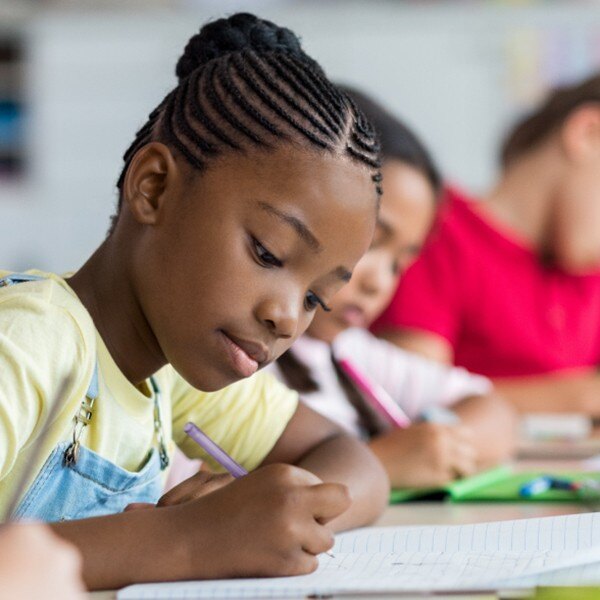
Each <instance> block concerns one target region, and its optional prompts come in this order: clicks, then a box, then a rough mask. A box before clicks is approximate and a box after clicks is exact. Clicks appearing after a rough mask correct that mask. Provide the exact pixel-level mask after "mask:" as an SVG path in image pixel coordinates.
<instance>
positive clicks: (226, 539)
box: [0, 14, 388, 588]
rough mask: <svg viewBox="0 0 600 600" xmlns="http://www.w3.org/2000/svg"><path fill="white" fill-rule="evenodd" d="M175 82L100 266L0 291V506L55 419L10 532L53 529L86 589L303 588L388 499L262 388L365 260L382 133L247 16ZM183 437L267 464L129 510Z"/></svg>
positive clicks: (15, 279) (345, 447) (347, 445)
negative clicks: (238, 580) (300, 577)
mask: <svg viewBox="0 0 600 600" xmlns="http://www.w3.org/2000/svg"><path fill="white" fill-rule="evenodd" d="M177 76H178V79H179V81H178V84H177V85H176V87H175V88H174V89H173V90H172V91H171V92H170V93H169V94H168V95H167V96H166V97H165V99H164V100H163V101H162V102H161V103H160V104H159V105H158V106H157V108H156V109H155V110H154V111H152V113H151V114H150V117H149V119H148V121H147V122H146V123H145V124H144V125H143V127H142V128H141V129H140V130H139V132H138V134H137V136H136V138H135V140H134V142H133V143H132V145H131V146H130V148H129V149H128V150H127V152H126V153H125V165H124V168H123V171H122V174H121V177H120V178H119V182H118V190H119V208H118V212H117V214H116V215H115V217H114V219H113V224H112V227H111V229H110V232H109V235H108V237H107V238H106V240H105V241H104V242H103V243H102V245H101V246H100V247H99V248H98V249H97V251H96V252H95V253H94V254H93V256H92V257H91V258H90V259H89V260H88V261H87V262H86V263H85V264H84V265H83V267H81V269H80V270H79V271H77V272H76V273H75V274H74V275H73V276H72V277H69V278H67V279H64V278H62V277H59V276H57V275H54V274H51V273H40V272H37V271H30V272H28V273H27V274H25V275H24V276H23V275H10V276H6V277H4V279H3V286H4V287H3V288H2V289H0V380H1V381H2V384H3V385H2V389H1V390H0V444H1V445H0V502H2V507H5V506H6V502H7V498H8V497H9V496H10V493H11V490H12V487H13V486H14V482H15V481H16V480H17V478H18V475H19V473H20V472H21V470H22V469H23V468H24V465H25V464H26V463H27V461H28V459H29V458H30V457H29V454H28V451H29V450H30V448H31V444H32V443H33V442H34V441H35V439H36V436H37V434H38V433H39V428H40V423H43V422H45V420H46V419H48V418H49V419H51V424H52V426H51V428H50V434H49V435H48V442H47V444H46V445H45V447H44V448H43V449H42V454H43V459H42V460H41V461H40V464H39V466H37V468H36V475H35V478H34V480H33V481H32V482H31V483H30V486H29V489H28V491H27V492H26V493H25V496H24V497H23V499H22V500H21V503H20V505H19V507H18V510H17V514H18V516H20V517H38V518H42V519H45V520H47V521H52V524H51V527H52V528H53V530H54V531H55V532H56V533H58V534H59V535H60V536H61V537H63V538H64V539H66V540H70V541H71V542H72V543H73V544H75V545H76V546H77V547H78V548H79V549H80V550H81V552H82V555H83V563H84V567H83V573H84V576H85V579H86V583H87V585H88V586H90V587H91V588H115V587H119V586H122V585H124V584H126V583H131V582H135V581H150V580H153V581H155V580H173V579H194V578H212V577H218V578H222V577H231V576H241V575H246V576H251V575H288V574H298V573H305V572H308V571H311V570H312V569H314V568H316V565H317V558H316V556H317V555H318V554H319V553H321V552H323V551H325V550H327V549H328V548H329V547H330V546H331V544H332V535H333V531H335V530H337V529H339V528H343V527H350V526H357V525H361V524H364V523H367V522H369V521H371V520H372V519H373V518H375V517H376V516H377V515H378V514H379V513H380V511H381V510H382V508H383V506H384V505H385V502H386V498H387V492H388V482H387V478H386V475H385V473H384V471H383V469H382V468H381V466H380V465H379V463H378V461H377V460H376V459H375V457H374V456H373V455H372V453H371V452H370V451H369V450H368V449H367V448H366V447H364V446H363V445H361V444H360V443H359V442H357V441H356V440H355V439H353V438H352V437H350V436H347V435H345V434H344V433H343V432H342V431H341V430H340V429H339V427H337V426H336V425H334V424H333V423H331V422H330V421H328V420H327V419H325V418H323V417H322V416H320V415H318V414H317V413H315V412H313V411H312V410H310V409H308V408H306V407H305V406H303V405H301V404H298V403H297V395H296V394H295V393H294V392H292V391H290V390H288V389H287V388H285V387H284V386H283V385H281V384H280V383H278V382H276V381H275V380H274V379H273V378H272V377H271V376H269V375H267V374H263V373H256V371H257V370H258V369H259V368H262V367H264V366H266V365H267V364H268V363H269V362H270V361H272V360H274V359H275V358H276V357H277V356H278V355H280V354H281V353H282V352H284V351H285V350H287V348H289V346H290V345H291V343H292V342H293V341H294V339H296V338H297V337H298V336H299V335H300V334H301V333H302V332H303V331H304V329H305V328H306V327H307V326H308V324H309V323H310V321H311V319H312V317H313V315H314V313H315V312H316V311H317V310H322V309H323V308H327V303H328V302H329V301H330V300H331V298H332V297H333V294H334V293H335V292H336V291H337V290H338V289H339V288H341V287H342V286H343V285H344V283H345V282H346V281H347V280H348V279H349V278H350V276H351V273H352V269H353V268H354V265H355V264H356V262H357V261H358V259H359V258H360V256H361V255H362V254H363V253H364V252H365V250H366V249H367V248H368V245H369V243H370V240H371V237H372V235H373V228H374V223H375V218H376V213H377V206H378V190H379V180H380V174H379V155H378V140H377V136H376V135H375V133H374V130H373V128H372V127H371V125H370V124H369V122H368V121H367V119H366V118H365V117H364V115H362V113H361V112H360V111H359V110H358V109H357V108H356V107H355V106H354V105H353V104H352V102H351V101H350V100H349V99H348V98H347V97H346V96H345V95H344V94H343V93H341V92H340V91H339V90H338V89H337V88H336V87H335V86H334V85H333V84H332V83H330V82H329V81H328V79H327V78H326V76H325V74H324V73H323V71H322V69H321V68H320V66H319V65H318V64H317V63H316V62H315V61H314V60H312V59H311V58H310V57H308V56H307V55H306V54H305V53H304V52H303V50H302V48H301V46H300V43H299V41H298V39H297V38H296V36H295V35H294V34H293V33H292V32H291V31H289V30H287V29H284V28H280V27H278V26H276V25H274V24H273V23H270V22H268V21H264V20H261V19H258V18H256V17H254V16H252V15H248V14H238V15H234V16H232V17H230V18H229V19H222V20H218V21H215V22H212V23H209V24H207V25H206V26H205V27H204V28H203V29H202V30H201V31H200V33H199V34H197V35H195V36H193V37H192V38H191V40H190V41H189V42H188V45H187V46H186V49H185V51H184V54H183V56H182V57H181V59H180V60H179V62H178V64H177ZM90 143H93V140H90ZM84 195H85V190H82V196H84ZM340 224H343V227H342V226H340ZM65 376H70V377H71V380H72V382H73V383H72V385H71V387H70V389H68V391H67V394H66V396H65V397H64V399H63V401H62V402H61V405H60V406H54V407H52V409H51V414H49V413H50V407H49V406H48V404H47V399H48V398H50V397H52V395H53V390H55V389H56V387H57V386H58V385H59V382H62V381H64V379H65ZM200 390H201V391H200ZM188 420H191V421H194V422H196V423H197V424H198V425H199V426H200V427H202V428H203V430H204V431H205V432H206V433H207V434H209V435H210V436H211V437H212V438H213V439H214V440H215V441H216V442H217V443H218V444H219V445H221V446H222V447H223V448H224V449H225V450H226V451H227V452H229V453H230V454H231V455H232V457H233V458H234V459H235V460H237V461H238V462H239V463H241V464H242V465H243V466H244V467H245V468H246V469H248V470H254V469H256V467H258V466H260V465H266V466H264V468H261V469H258V470H256V471H255V472H253V473H250V474H249V475H248V476H246V477H244V478H242V479H240V480H236V481H235V482H232V483H230V484H227V485H224V486H222V487H220V488H219V489H216V490H214V491H212V492H211V493H203V492H202V491H201V490H199V491H198V492H197V493H196V495H195V496H194V499H193V500H191V501H189V502H175V503H172V502H171V503H169V502H164V501H163V502H162V503H161V506H160V507H159V508H153V509H149V510H132V511H127V512H124V513H119V511H121V510H123V508H125V507H126V506H127V505H128V504H130V503H134V502H152V503H154V502H156V501H157V500H158V499H159V496H160V493H161V489H162V482H163V478H164V473H165V472H166V470H167V466H168V462H169V457H170V455H171V453H172V446H173V442H175V443H176V444H178V445H179V446H180V447H181V448H182V449H183V451H184V452H186V453H187V454H188V455H190V456H197V457H202V455H201V454H200V453H199V448H198V446H197V445H196V444H194V443H193V442H191V440H188V439H186V436H185V434H184V431H183V426H184V424H185V422H187V421H188ZM272 463H288V464H272ZM290 465H296V466H290ZM186 494H188V495H186V497H189V491H188V492H186ZM179 498H181V496H179ZM350 498H351V500H350ZM165 504H166V505H165Z"/></svg>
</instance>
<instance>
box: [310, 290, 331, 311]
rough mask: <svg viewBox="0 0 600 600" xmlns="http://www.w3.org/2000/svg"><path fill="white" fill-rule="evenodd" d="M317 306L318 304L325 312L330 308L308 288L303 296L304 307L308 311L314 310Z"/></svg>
mask: <svg viewBox="0 0 600 600" xmlns="http://www.w3.org/2000/svg"><path fill="white" fill-rule="evenodd" d="M317 306H320V307H321V308H322V309H323V310H324V311H325V312H331V308H329V306H327V304H325V302H323V300H321V298H319V296H317V295H316V294H315V293H314V292H311V291H310V290H308V292H307V294H306V296H305V297H304V308H306V310H308V311H312V310H315V308H317Z"/></svg>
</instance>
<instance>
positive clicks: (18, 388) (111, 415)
mask: <svg viewBox="0 0 600 600" xmlns="http://www.w3.org/2000/svg"><path fill="white" fill-rule="evenodd" d="M29 273H31V274H36V275H42V276H44V277H45V279H42V280H38V281H33V282H27V283H19V284H16V285H12V286H7V287H2V288H0V515H4V512H5V510H6V508H7V503H8V501H9V500H10V498H11V497H12V491H13V489H14V487H15V486H16V485H17V483H18V481H19V478H20V474H21V472H22V470H23V468H24V466H25V465H26V464H27V463H28V462H29V461H30V460H31V459H32V457H31V456H30V454H31V450H32V446H34V443H35V440H36V437H37V435H38V433H39V432H40V431H41V429H42V428H43V427H44V424H45V423H46V421H47V419H51V423H52V425H51V427H50V430H49V434H48V437H47V440H46V442H45V443H44V447H43V448H42V449H41V451H40V453H39V454H40V455H39V456H38V457H37V459H36V461H37V463H38V464H37V465H36V466H35V468H34V469H33V474H32V476H31V479H32V481H30V482H28V486H29V484H30V483H32V482H33V479H34V478H35V476H36V475H37V473H38V472H39V470H40V468H41V467H42V465H43V462H44V461H45V460H46V458H47V457H48V455H49V454H50V453H51V451H52V450H53V448H54V447H55V446H56V445H57V444H58V443H60V442H63V441H67V440H70V439H71V435H72V431H73V416H74V415H75V413H76V411H77V410H78V408H79V406H80V404H81V401H82V400H83V398H84V396H85V394H86V392H87V389H88V386H89V383H90V380H91V378H92V373H93V369H94V364H95V361H96V360H97V361H98V367H99V395H98V398H97V400H96V402H95V405H94V410H93V417H92V419H91V422H90V424H89V425H88V426H87V427H86V428H85V430H84V433H83V435H82V437H81V442H82V444H83V445H84V446H86V447H88V448H90V449H91V450H93V451H95V452H97V453H98V454H100V455H101V456H103V457H104V458H106V459H108V460H110V461H112V462H113V463H115V464H117V465H119V466H120V467H122V468H124V469H127V470H129V471H138V470H139V469H140V467H141V466H143V463H144V461H145V460H146V459H147V457H148V453H149V451H150V450H151V449H152V447H153V446H156V439H155V433H154V426H153V413H154V402H153V399H152V396H151V393H150V390H149V387H148V385H147V384H144V385H143V386H141V388H138V387H136V386H134V385H133V384H131V383H130V382H129V381H128V380H127V379H126V378H125V376H124V375H123V373H122V372H121V371H120V370H119V368H118V366H117V365H116V364H115V362H114V361H113V359H112V357H111V356H110V354H109V352H108V350H107V348H106V346H105V345H104V342H103V341H102V338H101V337H100V335H99V334H98V331H97V330H96V328H95V327H94V323H93V321H92V318H91V316H90V314H89V313H88V312H87V310H86V309H85V307H84V306H83V304H82V303H81V302H80V301H79V299H78V298H77V296H76V295H75V293H74V292H73V290H71V288H70V287H69V286H68V285H67V283H66V282H65V281H64V279H62V278H60V277H59V276H57V275H54V274H49V273H42V272H39V271H29ZM4 275H6V273H1V272H0V277H2V276H4ZM69 375H71V376H72V378H71V380H70V385H69V387H68V389H67V392H66V395H65V396H64V397H63V398H62V399H61V401H60V405H59V406H54V407H51V406H49V404H51V403H52V401H53V400H54V398H53V395H54V394H55V393H56V391H57V390H58V389H59V388H60V386H61V384H62V382H63V381H64V378H65V377H67V376H69ZM155 379H156V381H157V383H158V386H159V387H160V390H161V393H162V406H161V409H162V417H163V428H164V434H165V439H166V440H168V441H169V452H170V453H172V451H173V450H174V445H173V442H174V443H176V444H177V445H178V446H179V447H180V448H181V449H182V451H183V452H184V453H185V454H186V455H187V456H189V457H194V458H202V459H205V460H206V459H207V457H206V455H205V454H204V452H203V451H202V449H201V448H200V447H199V446H198V445H197V444H195V443H194V442H192V441H191V440H190V439H189V438H188V437H187V436H186V435H185V434H184V433H183V426H184V425H185V423H186V422H187V421H194V422H195V423H196V424H197V425H198V426H199V427H200V428H202V430H203V431H205V432H206V433H207V434H208V435H209V436H210V437H211V438H212V439H213V440H214V441H215V442H217V443H218V444H219V445H220V446H221V447H222V448H223V449H224V450H226V451H227V452H228V453H229V454H231V456H233V458H235V459H236V460H237V461H238V462H239V463H241V464H242V465H244V466H245V467H246V468H247V469H248V470H251V469H253V468H255V467H256V466H258V465H259V464H260V463H261V462H262V460H263V459H264V458H265V456H266V455H267V454H268V453H269V451H270V450H271V449H272V448H273V446H274V445H275V442H276V441H277V440H278V439H279V437H280V436H281V434H282V432H283V430H284V429H285V427H286V425H287V423H288V422H289V420H290V418H291V417H292V415H293V414H294V412H295V410H296V406H297V401H298V400H297V394H296V393H295V392H292V391H291V390H289V389H288V388H286V387H285V386H284V385H282V384H281V383H279V382H277V381H276V380H275V379H274V378H273V377H272V376H270V375H268V374H265V373H258V374H256V375H254V376H253V377H250V378H249V379H245V380H242V381H239V382H237V383H235V384H233V385H231V386H229V387H227V388H224V389H222V390H220V391H217V392H201V391H199V390H197V389H195V388H193V387H191V386H190V385H189V384H188V383H187V382H186V381H185V380H184V379H183V378H181V377H180V376H179V375H178V374H177V373H176V372H175V370H174V369H173V368H172V367H171V366H170V365H167V366H165V367H163V368H162V369H161V370H160V371H158V373H156V375H155ZM171 440H172V441H171ZM209 463H211V461H210V459H209ZM211 464H212V465H213V466H215V467H217V465H214V463H211Z"/></svg>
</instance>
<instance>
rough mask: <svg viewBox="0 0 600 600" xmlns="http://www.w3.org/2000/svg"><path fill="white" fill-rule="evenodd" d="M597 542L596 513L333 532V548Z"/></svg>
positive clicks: (553, 546) (511, 547) (580, 545)
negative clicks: (467, 523) (338, 533)
mask: <svg viewBox="0 0 600 600" xmlns="http://www.w3.org/2000/svg"><path fill="white" fill-rule="evenodd" d="M598 544H600V513H583V514H575V515H561V516H558V517H542V518H539V519H519V520H517V521H497V522H493V523H477V524H475V525H443V526H439V525H426V526H404V527H366V528H364V529H357V530H355V531H350V532H347V533H342V534H340V535H338V536H336V543H335V546H334V547H333V549H332V552H333V553H334V554H335V553H337V552H343V553H351V552H361V553H362V552H406V551H414V552H431V551H443V552H454V551H458V550H467V551H488V552H489V551H508V552H519V551H522V550H531V551H538V550H556V551H561V550H568V551H573V550H578V549H585V548H590V547H591V546H595V545H598Z"/></svg>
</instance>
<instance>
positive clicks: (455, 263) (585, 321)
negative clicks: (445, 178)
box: [374, 75, 600, 416]
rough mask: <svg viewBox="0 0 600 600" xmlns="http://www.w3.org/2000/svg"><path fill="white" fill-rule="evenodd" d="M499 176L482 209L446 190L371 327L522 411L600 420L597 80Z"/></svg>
mask: <svg viewBox="0 0 600 600" xmlns="http://www.w3.org/2000/svg"><path fill="white" fill-rule="evenodd" d="M502 167H503V172H502V175H501V177H500V180H499V182H498V183H497V185H496V186H495V188H494V189H493V190H492V191H491V192H490V193H489V194H488V195H487V196H486V198H485V201H483V202H473V201H472V200H471V199H469V198H467V197H466V196H465V195H464V194H462V193H460V192H457V191H456V190H450V191H449V193H448V194H447V198H446V200H445V204H444V206H443V208H442V209H441V211H440V213H439V215H438V219H437V223H436V225H435V226H434V229H433V231H432V233H431V235H430V236H429V239H428V240H427V243H426V244H425V247H424V249H423V252H422V254H421V255H420V257H419V258H418V259H417V261H416V262H415V263H414V264H413V265H412V266H411V267H410V268H409V269H408V270H407V272H406V273H405V275H404V277H403V279H402V281H401V283H400V285H399V288H398V290H397V292H396V294H395V296H394V298H393V300H392V302H391V305H390V306H389V307H388V309H387V310H386V311H385V312H384V314H383V315H382V316H381V318H380V319H379V320H378V321H377V322H376V323H375V324H374V330H375V331H376V332H377V333H378V334H380V335H382V336H383V337H386V338H387V339H390V340H392V341H393V342H395V343H396V344H398V345H399V346H401V347H403V348H406V349H409V350H412V351H417V352H421V353H422V354H425V355H427V356H429V357H432V358H435V359H438V360H440V361H443V362H448V363H452V362H453V363H455V364H457V365H459V366H462V367H465V368H467V369H469V370H471V371H474V372H477V373H481V374H483V375H487V376H489V377H492V378H494V379H495V383H496V385H497V389H499V391H500V392H502V393H503V394H504V395H505V396H506V397H508V398H509V399H511V400H512V401H513V402H514V404H515V405H516V406H517V407H518V408H519V409H521V410H523V411H536V410H540V411H569V412H573V411H581V412H585V413H588V414H591V415H593V416H600V374H599V373H598V372H597V365H598V364H599V362H600V75H596V76H594V77H592V78H590V79H588V80H586V81H584V82H582V83H579V84H577V85H573V86H570V87H564V88H560V89H557V90H555V91H554V92H552V93H551V94H550V95H549V97H548V99H547V100H546V101H545V102H544V103H543V104H542V105H541V106H540V107H539V108H538V109H537V110H536V111H535V112H534V113H533V114H532V115H530V116H529V117H527V118H526V119H525V120H523V121H522V122H521V123H520V124H518V125H517V127H516V128H515V129H514V130H513V131H512V132H511V133H510V135H509V136H508V138H507V140H506V142H505V143H504V147H503V150H502Z"/></svg>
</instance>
